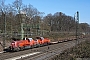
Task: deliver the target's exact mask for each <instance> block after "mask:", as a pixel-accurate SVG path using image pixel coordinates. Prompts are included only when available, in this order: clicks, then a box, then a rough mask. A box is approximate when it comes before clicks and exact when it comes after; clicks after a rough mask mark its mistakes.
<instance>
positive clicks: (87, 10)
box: [5, 0, 90, 24]
mask: <svg viewBox="0 0 90 60" xmlns="http://www.w3.org/2000/svg"><path fill="white" fill-rule="evenodd" d="M14 1H15V0H5V4H8V3H10V4H11V3H12V2H14ZM22 3H23V4H25V5H29V4H31V5H33V7H35V8H37V10H38V11H40V12H44V13H45V15H47V14H49V13H51V14H54V13H56V12H63V13H65V14H66V15H69V16H74V15H75V13H76V12H77V11H78V12H79V22H80V23H88V24H90V0H22Z"/></svg>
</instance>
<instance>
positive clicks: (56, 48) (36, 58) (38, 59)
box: [0, 39, 85, 60]
mask: <svg viewBox="0 0 90 60" xmlns="http://www.w3.org/2000/svg"><path fill="white" fill-rule="evenodd" d="M84 40H85V39H82V40H80V42H81V41H84ZM75 42H76V40H73V41H68V42H64V43H60V42H59V43H58V44H52V45H48V46H44V47H39V48H34V49H29V50H24V51H20V52H14V53H12V52H7V53H1V54H0V60H5V59H10V58H13V57H17V56H21V55H25V54H28V53H33V52H40V53H39V54H36V55H32V56H28V57H24V58H19V59H18V60H22V59H23V60H48V59H50V57H53V56H54V55H58V54H59V53H61V52H62V51H63V50H65V49H68V48H71V47H73V46H75Z"/></svg>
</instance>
